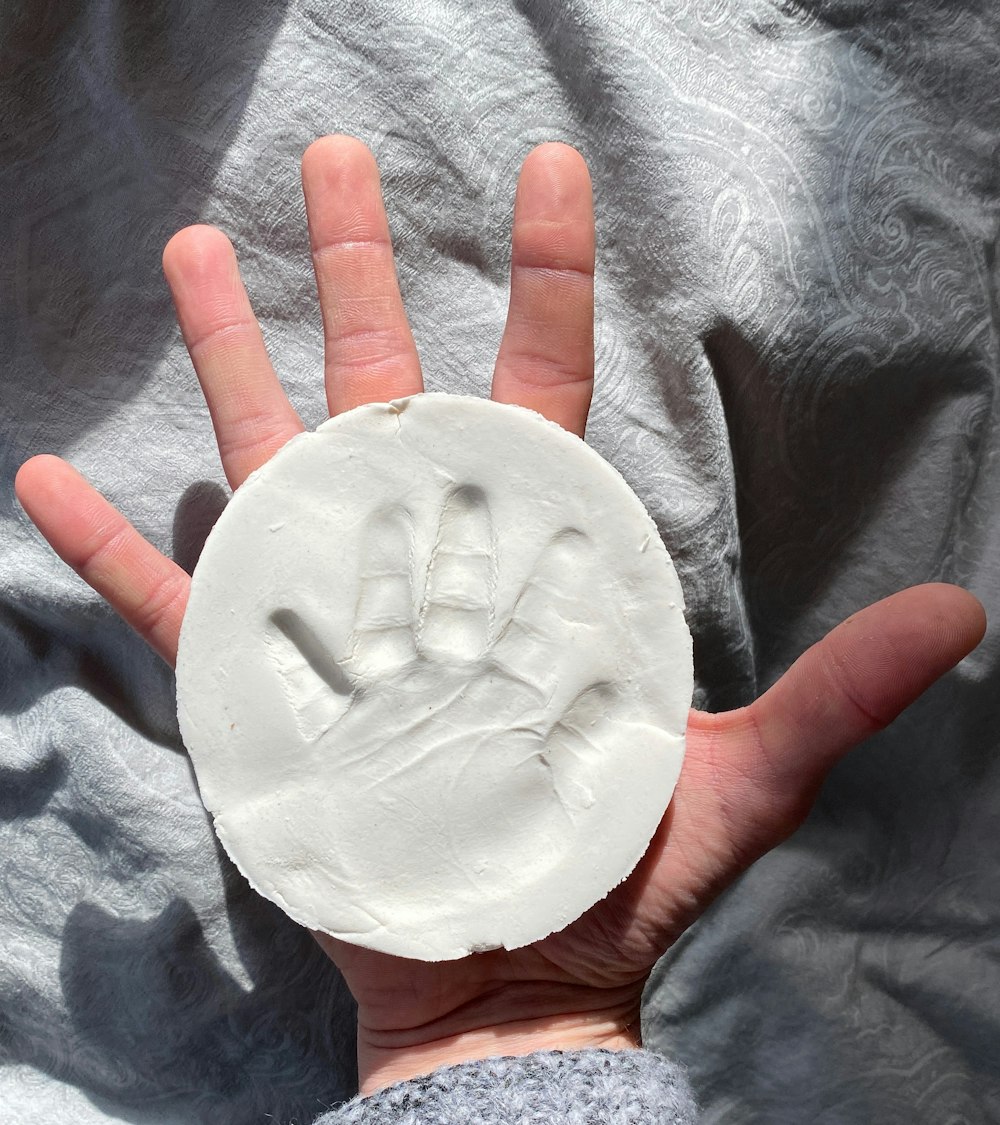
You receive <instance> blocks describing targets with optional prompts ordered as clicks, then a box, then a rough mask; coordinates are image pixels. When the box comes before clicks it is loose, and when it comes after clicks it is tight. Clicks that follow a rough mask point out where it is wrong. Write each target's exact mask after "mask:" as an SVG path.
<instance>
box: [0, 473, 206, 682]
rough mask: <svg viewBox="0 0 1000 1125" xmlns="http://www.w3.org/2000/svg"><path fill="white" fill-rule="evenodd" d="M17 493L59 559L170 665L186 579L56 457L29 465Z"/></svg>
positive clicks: (20, 476)
mask: <svg viewBox="0 0 1000 1125" xmlns="http://www.w3.org/2000/svg"><path fill="white" fill-rule="evenodd" d="M14 489H15V491H16V493H17V498H18V500H19V501H20V502H21V505H22V507H23V508H24V510H25V511H26V512H27V513H28V515H29V516H30V518H31V520H32V521H33V522H34V524H35V526H36V527H37V528H38V530H39V531H40V532H41V533H42V535H44V536H45V538H46V539H47V540H48V542H49V544H50V545H51V547H52V549H53V550H54V551H55V552H56V554H57V555H58V556H59V557H60V558H61V559H62V560H63V561H64V562H66V563H68V564H69V565H70V566H71V567H72V568H73V569H74V570H75V571H76V572H77V574H79V575H80V577H81V578H82V579H83V580H84V581H85V582H87V583H88V584H89V585H90V586H92V587H93V588H94V589H95V590H96V591H97V592H98V593H99V594H100V595H101V597H102V598H104V599H105V601H107V602H108V603H109V604H110V605H111V607H112V608H113V609H115V610H117V611H118V613H119V614H121V616H122V617H123V618H124V619H125V621H126V622H128V624H129V625H131V626H132V628H133V629H135V631H136V632H137V633H138V634H139V636H141V637H142V638H143V640H145V641H147V642H148V643H149V644H150V645H151V646H152V648H154V649H155V650H156V651H157V652H158V653H159V654H160V656H162V657H163V659H164V660H165V661H166V662H167V663H168V664H170V665H171V666H173V664H174V663H175V661H176V659H177V637H178V635H179V633H180V628H181V619H182V618H183V616H184V608H185V606H186V605H187V599H188V592H189V590H190V587H191V580H190V578H189V577H188V575H187V574H186V573H185V572H184V571H183V570H182V569H181V568H180V567H179V566H178V565H177V564H176V563H174V562H171V560H170V559H168V558H166V557H165V556H164V555H162V554H160V552H159V551H158V550H157V549H156V548H155V547H154V546H153V545H152V544H151V543H148V542H147V541H146V540H145V539H143V537H142V536H141V535H140V534H139V533H138V531H136V529H135V528H134V527H133V526H132V525H131V524H130V523H129V522H128V520H126V519H125V517H124V516H123V515H122V514H121V513H120V512H118V511H117V510H116V509H115V508H113V507H112V506H111V504H109V503H108V501H107V500H105V499H104V497H103V496H101V494H100V493H99V492H97V491H95V489H93V488H92V487H91V486H90V485H89V484H88V483H87V482H86V481H85V480H84V479H83V477H82V476H80V474H79V473H78V472H77V471H76V470H75V469H74V468H73V467H72V466H71V465H68V464H67V463H66V462H65V461H62V460H60V459H59V458H58V457H52V456H49V455H47V454H43V455H41V456H38V457H32V458H31V460H30V461H26V462H25V463H24V464H23V465H22V466H21V468H20V470H19V471H18V474H17V477H16V479H15V481H14Z"/></svg>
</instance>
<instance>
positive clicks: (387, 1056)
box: [358, 1009, 641, 1095]
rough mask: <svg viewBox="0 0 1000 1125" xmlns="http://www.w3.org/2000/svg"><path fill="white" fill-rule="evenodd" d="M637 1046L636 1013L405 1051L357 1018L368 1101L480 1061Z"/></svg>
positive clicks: (531, 1025)
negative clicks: (378, 1094) (393, 1087)
mask: <svg viewBox="0 0 1000 1125" xmlns="http://www.w3.org/2000/svg"><path fill="white" fill-rule="evenodd" d="M639 1046H641V1035H640V1030H639V1014H638V1011H636V1010H634V1009H632V1010H627V1011H599V1012H581V1013H574V1014H572V1015H560V1016H545V1017H541V1018H535V1019H522V1020H511V1021H509V1022H504V1023H500V1024H495V1025H492V1026H488V1027H480V1028H471V1029H468V1030H464V1031H461V1032H458V1033H455V1034H451V1035H444V1036H442V1037H441V1038H437V1039H428V1040H427V1041H424V1042H410V1043H405V1044H401V1045H392V1043H391V1039H389V1038H387V1037H386V1035H385V1033H384V1032H378V1033H375V1032H372V1031H370V1030H369V1029H367V1028H366V1027H365V1026H364V1023H363V1020H362V1019H361V1018H360V1017H359V1023H358V1080H359V1085H360V1092H361V1093H362V1094H364V1095H368V1094H373V1093H375V1092H376V1091H377V1090H381V1089H383V1088H384V1087H386V1086H391V1085H393V1084H394V1083H396V1082H405V1081H407V1080H408V1079H411V1078H416V1077H418V1076H420V1075H425V1074H430V1073H431V1072H432V1071H434V1070H437V1069H439V1068H440V1067H443V1066H456V1065H459V1064H460V1063H466V1062H474V1061H477V1060H479V1059H488V1058H495V1057H498V1056H512V1055H530V1054H532V1053H534V1052H535V1051H581V1050H585V1049H588V1048H603V1049H604V1050H634V1049H635V1048H637V1047H639Z"/></svg>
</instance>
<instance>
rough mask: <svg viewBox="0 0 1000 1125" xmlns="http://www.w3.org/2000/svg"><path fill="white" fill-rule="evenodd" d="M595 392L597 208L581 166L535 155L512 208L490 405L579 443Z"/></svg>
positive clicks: (565, 149)
mask: <svg viewBox="0 0 1000 1125" xmlns="http://www.w3.org/2000/svg"><path fill="white" fill-rule="evenodd" d="M593 388H594V203H593V198H592V193H591V186H590V174H589V173H588V171H587V165H586V163H585V162H584V159H583V157H582V156H581V155H580V154H579V153H578V152H577V151H576V149H574V148H571V147H570V146H569V145H564V144H545V145H539V147H538V148H536V149H535V150H534V151H533V152H531V153H529V154H528V157H527V159H526V160H525V161H524V166H523V168H522V170H521V176H520V179H519V181H518V185H517V198H516V201H515V204H514V232H513V248H512V256H511V269H510V305H509V308H508V311H507V326H506V328H505V329H504V334H503V340H502V341H501V344H500V354H499V355H498V356H497V362H496V368H495V369H494V373H493V398H494V399H496V401H497V402H511V403H515V404H516V405H518V406H527V407H530V408H531V409H532V410H537V411H538V413H539V414H543V415H544V416H545V417H546V418H548V419H549V420H550V421H552V422H557V423H558V424H559V425H560V426H562V427H563V428H564V429H566V430H569V431H570V432H571V433H574V434H578V435H579V436H580V437H583V431H584V429H585V427H586V425H587V411H588V410H589V409H590V397H591V394H592V392H593Z"/></svg>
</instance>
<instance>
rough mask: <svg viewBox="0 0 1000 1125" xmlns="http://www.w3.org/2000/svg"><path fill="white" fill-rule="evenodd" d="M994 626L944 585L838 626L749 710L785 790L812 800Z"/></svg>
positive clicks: (895, 599)
mask: <svg viewBox="0 0 1000 1125" xmlns="http://www.w3.org/2000/svg"><path fill="white" fill-rule="evenodd" d="M985 632H986V614H985V611H984V610H983V607H982V605H981V604H980V603H979V601H978V599H976V598H975V597H974V596H973V595H972V594H970V593H968V592H967V591H965V590H963V589H961V588H959V587H958V586H949V585H946V584H944V583H928V584H926V585H923V586H912V587H911V588H910V589H908V590H902V591H901V592H900V593H898V594H893V595H892V596H891V597H888V598H884V599H883V600H882V601H880V602H876V603H875V604H874V605H871V606H868V608H867V609H863V610H861V611H860V612H858V613H856V614H854V615H853V616H851V617H849V618H848V619H847V620H846V621H844V622H843V624H841V625H838V626H837V627H836V628H835V629H834V630H833V631H832V632H830V633H828V634H827V636H826V637H824V638H823V640H821V641H819V642H818V643H817V644H815V645H813V646H812V648H810V649H808V650H807V651H806V652H805V653H803V654H802V656H800V657H799V659H798V660H797V661H796V662H795V663H794V664H793V665H792V667H791V668H790V669H789V670H788V671H787V672H786V673H785V675H784V676H782V677H781V679H780V680H779V681H778V682H777V683H776V684H775V685H774V686H773V687H772V688H771V689H770V690H769V691H767V692H765V693H764V695H762V696H761V697H760V698H759V699H757V700H756V701H755V702H754V703H752V704H751V705H750V707H749V708H747V712H748V714H747V718H748V719H749V720H750V722H751V725H752V728H753V729H754V730H755V733H756V735H757V738H756V739H755V740H754V741H755V742H756V744H757V746H756V750H757V752H758V753H759V754H760V755H761V757H762V758H763V759H764V761H762V762H761V763H760V765H761V767H763V769H762V772H763V773H764V774H765V776H767V778H768V780H769V782H770V783H772V784H773V785H774V787H775V790H776V793H778V794H784V795H785V798H786V800H787V799H788V798H792V797H795V796H797V797H798V800H799V801H800V802H801V801H802V800H803V798H804V799H805V800H807V801H808V802H810V803H811V799H812V797H813V796H814V795H815V792H816V790H817V789H818V788H819V786H820V784H821V783H822V781H823V779H824V777H825V776H826V774H827V772H828V771H829V770H830V768H831V767H832V766H833V765H834V764H835V763H836V762H837V761H838V759H839V758H841V757H842V756H843V755H844V754H845V753H846V752H847V751H848V750H850V749H851V748H852V747H854V746H856V745H857V744H858V743H859V742H861V741H862V740H863V739H865V738H867V737H868V736H869V735H872V734H874V733H875V732H876V731H879V730H882V729H883V728H884V727H886V726H888V725H889V723H891V722H892V720H893V719H895V718H896V716H897V715H898V714H899V713H900V712H901V711H903V710H904V709H905V708H906V707H908V706H909V705H910V704H911V703H912V702H913V701H914V700H915V699H916V698H917V697H918V696H920V695H921V694H922V693H923V692H924V691H926V690H927V688H929V687H930V686H931V684H933V683H934V681H935V680H937V679H938V678H939V677H941V676H943V675H944V673H945V672H947V671H948V670H949V669H951V668H953V667H954V666H955V665H956V664H957V663H958V662H959V661H960V660H961V659H962V658H963V657H964V656H967V655H968V654H969V653H970V652H971V651H972V650H973V649H974V648H975V647H976V645H978V644H979V642H980V641H981V640H982V639H983V636H984V634H985ZM806 807H808V805H807V806H806ZM803 811H805V810H803Z"/></svg>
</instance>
